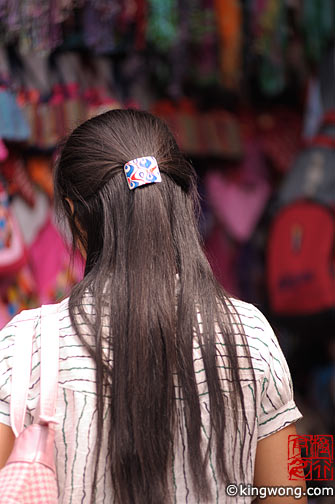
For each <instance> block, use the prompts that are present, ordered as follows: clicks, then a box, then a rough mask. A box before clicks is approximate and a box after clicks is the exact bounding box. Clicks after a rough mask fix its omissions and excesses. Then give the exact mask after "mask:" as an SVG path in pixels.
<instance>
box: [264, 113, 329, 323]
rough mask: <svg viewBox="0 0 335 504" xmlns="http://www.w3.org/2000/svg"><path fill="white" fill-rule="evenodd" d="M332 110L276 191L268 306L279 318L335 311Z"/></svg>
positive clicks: (269, 266) (269, 248)
mask: <svg viewBox="0 0 335 504" xmlns="http://www.w3.org/2000/svg"><path fill="white" fill-rule="evenodd" d="M334 166H335V113H332V112H330V113H329V114H328V116H326V117H325V119H324V121H323V124H322V126H321V131H320V134H319V135H317V136H316V137H315V138H314V139H313V140H312V141H311V142H310V143H309V145H308V147H307V148H306V149H304V150H303V151H302V152H301V154H300V155H299V156H298V158H297V160H296V161H295V163H294V166H293V167H292V169H291V171H290V172H289V173H288V176H287V177H286V179H285V181H284V184H283V186H282V188H281V190H280V192H279V195H278V202H277V208H278V210H277V213H276V215H275V217H274V219H273V222H272V223H271V229H270V234H269V241H268V250H267V283H268V292H269V300H270V305H271V308H272V310H273V312H274V313H275V314H278V315H281V316H304V315H316V314H320V313H323V312H328V311H329V310H333V311H334V310H335V274H334V272H335V171H334Z"/></svg>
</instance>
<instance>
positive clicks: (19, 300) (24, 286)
mask: <svg viewBox="0 0 335 504" xmlns="http://www.w3.org/2000/svg"><path fill="white" fill-rule="evenodd" d="M39 304H40V303H39V297H38V294H37V291H36V283H35V279H34V277H33V275H32V272H31V269H30V266H29V264H25V265H24V266H23V267H22V268H21V269H20V270H19V271H18V272H17V273H16V274H15V275H13V276H10V277H7V278H4V277H2V278H1V288H0V329H2V327H3V326H4V325H6V324H7V323H8V322H9V321H10V320H11V319H12V318H13V317H14V316H15V315H17V314H18V313H20V312H21V311H22V310H29V309H30V308H36V306H38V305H39Z"/></svg>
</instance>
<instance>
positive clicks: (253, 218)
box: [205, 140, 271, 243]
mask: <svg viewBox="0 0 335 504" xmlns="http://www.w3.org/2000/svg"><path fill="white" fill-rule="evenodd" d="M205 186H206V191H207V198H208V201H209V204H210V206H211V207H212V210H213V213H214V215H215V217H216V218H217V220H218V221H219V222H220V224H221V226H223V228H224V229H225V230H226V231H227V232H228V233H229V235H230V236H232V237H233V238H234V239H235V240H236V241H237V242H239V243H243V242H245V241H247V240H249V239H250V237H251V235H252V233H253V231H254V229H255V227H256V225H257V222H258V220H259V218H260V216H261V215H262V211H263V210H264V207H265V205H266V203H267V201H268V198H269V196H270V192H271V188H270V185H269V183H268V181H267V179H266V171H265V167H264V161H263V159H262V157H261V154H260V151H259V148H258V147H257V144H256V143H255V140H253V141H250V142H248V143H246V145H245V160H244V162H243V163H242V164H241V165H240V166H238V165H237V166H236V167H233V168H231V170H230V173H228V174H227V173H224V172H221V171H220V172H218V171H216V172H215V171H209V172H208V173H207V175H206V177H205Z"/></svg>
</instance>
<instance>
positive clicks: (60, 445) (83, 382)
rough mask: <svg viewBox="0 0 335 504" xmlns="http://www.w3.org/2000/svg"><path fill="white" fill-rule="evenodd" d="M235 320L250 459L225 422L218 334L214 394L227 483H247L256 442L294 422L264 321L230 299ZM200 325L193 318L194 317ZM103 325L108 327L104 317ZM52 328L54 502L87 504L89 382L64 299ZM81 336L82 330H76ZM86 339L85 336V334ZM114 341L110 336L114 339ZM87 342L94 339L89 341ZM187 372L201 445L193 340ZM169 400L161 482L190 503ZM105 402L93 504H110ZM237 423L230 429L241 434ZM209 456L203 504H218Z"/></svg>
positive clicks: (92, 422) (240, 501)
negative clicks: (167, 459)
mask: <svg viewBox="0 0 335 504" xmlns="http://www.w3.org/2000/svg"><path fill="white" fill-rule="evenodd" d="M231 303H234V305H235V307H236V308H237V311H238V313H239V315H240V320H238V319H236V320H235V323H234V328H235V331H236V332H235V344H236V351H237V354H238V356H239V357H238V365H239V369H240V373H241V375H242V377H243V379H242V382H241V386H242V391H243V394H244V397H245V401H246V415H247V420H248V423H249V426H251V427H252V426H253V422H254V420H255V419H256V428H255V432H254V434H253V435H251V432H250V431H248V430H247V431H246V436H247V438H246V446H248V444H249V442H250V443H251V453H250V456H249V458H248V456H247V451H246V446H245V447H243V445H242V443H240V441H239V438H238V440H237V444H236V445H235V443H234V435H231V434H233V433H235V432H236V425H234V422H233V416H232V415H231V416H230V413H229V411H230V410H229V393H230V385H229V383H230V382H229V379H228V373H229V365H230V363H229V361H228V360H227V358H226V357H225V343H224V338H223V336H222V334H220V333H218V334H217V342H216V345H217V355H218V372H219V376H220V378H221V383H222V391H223V393H224V394H225V397H227V410H226V413H227V426H226V427H227V435H226V437H225V445H224V452H225V453H226V454H227V458H228V465H229V467H232V469H233V470H234V472H235V475H236V479H235V481H244V483H245V484H250V485H252V484H253V474H254V467H255V455H256V444H257V440H259V439H262V438H265V437H267V436H269V435H271V434H273V433H274V432H276V431H278V430H280V429H283V428H284V427H286V426H287V425H289V424H290V423H292V422H295V421H296V420H298V419H299V418H300V417H301V414H300V412H299V410H298V409H297V407H296V405H295V402H294V399H293V392H292V383H291V378H290V372H289V370H288V367H287V363H286V360H285V358H284V356H283V353H282V351H281V349H280V347H279V344H278V341H277V338H276V336H275V335H274V333H273V331H272V329H271V327H270V325H269V323H268V322H267V320H266V319H265V318H264V316H263V315H262V314H261V313H260V312H259V310H258V309H257V308H255V307H254V306H252V305H250V304H247V303H243V302H241V301H237V300H231ZM84 306H85V309H86V310H87V313H88V315H90V314H91V315H92V314H93V315H94V306H93V305H92V300H91V299H90V298H87V299H86V300H85V301H84ZM30 313H31V318H33V319H34V320H35V322H34V340H33V357H32V368H33V372H32V376H31V384H30V389H29V392H28V415H27V422H32V421H33V420H34V418H35V417H36V415H38V412H37V407H38V403H39V397H40V382H39V364H40V309H36V310H31V312H30ZM241 323H242V324H243V327H244V330H245V333H246V337H247V341H248V344H249V348H250V352H251V357H252V365H253V368H254V372H255V375H256V383H255V385H253V383H252V381H251V372H250V368H248V367H247V366H246V365H245V357H244V356H243V344H242V343H241V336H240V333H239V330H240V329H239V327H240V324H241ZM22 324H25V321H24V320H23V319H22V316H21V315H18V316H17V317H15V318H14V319H13V320H12V321H11V322H10V324H8V325H7V326H6V327H5V328H4V329H3V330H2V331H1V332H0V355H1V356H2V359H1V361H0V422H1V423H4V424H6V425H9V424H10V414H9V401H10V380H11V369H12V356H13V343H14V338H15V334H16V331H17V330H18V328H19V327H21V326H22ZM199 324H200V325H201V319H200V318H199ZM103 325H104V326H105V327H107V326H108V317H107V316H106V317H105V320H104V323H103ZM59 326H60V342H61V343H60V371H59V392H58V403H57V409H56V418H57V420H58V424H57V425H56V433H55V444H56V470H57V479H58V486H59V492H60V495H59V504H69V503H70V502H72V503H77V502H78V503H79V502H81V503H83V504H89V502H90V498H91V490H92V481H93V472H94V445H95V441H96V436H97V432H96V418H97V404H96V376H95V365H94V361H93V360H92V358H91V357H90V355H89V353H88V351H87V350H86V349H85V348H84V347H83V345H82V343H81V342H80V340H79V338H78V336H77V335H76V334H75V332H74V330H73V328H72V325H71V321H70V317H69V309H68V299H65V300H64V301H63V302H61V303H60V304H59ZM83 332H85V327H83ZM86 334H87V336H86V338H87V339H88V341H89V338H90V336H89V334H88V331H86ZM115 336H117V335H115ZM92 344H94V339H93V337H92ZM193 358H194V369H195V372H196V375H195V376H196V380H197V386H198V391H199V398H200V408H201V415H202V436H203V441H204V442H206V437H207V436H208V432H209V402H208V388H207V382H206V375H205V371H204V365H203V359H202V357H201V351H200V348H199V346H198V343H197V340H196V339H195V340H194V345H193ZM175 393H176V401H177V410H178V422H177V426H178V436H177V440H176V442H175V445H174V449H173V465H172V469H171V473H170V474H169V478H170V481H171V490H172V494H173V498H174V502H176V503H185V502H190V503H191V502H196V498H195V496H194V494H193V490H192V484H191V476H190V468H189V462H188V460H187V456H186V452H185V425H184V421H183V401H182V400H181V397H180V395H179V388H178V387H177V386H176V388H175ZM109 411H110V408H109V400H108V397H106V403H105V409H104V418H105V419H106V422H105V424H104V426H105V427H104V431H103V449H102V453H101V464H100V467H99V472H98V478H97V496H96V502H97V503H98V502H99V503H106V504H107V503H109V502H112V501H113V486H112V482H111V478H110V472H109V467H108V464H106V459H107V455H108V453H107V445H108V442H107V425H108V422H107V419H108V415H109ZM244 427H245V425H244V424H242V421H241V425H239V426H238V429H240V432H243V430H244ZM209 457H210V469H209V474H210V476H211V477H210V478H209V482H210V485H211V490H212V495H213V499H212V500H211V502H213V501H214V502H215V501H216V502H226V494H225V484H223V485H220V484H219V481H218V478H217V469H216V464H215V458H214V457H212V456H211V455H209ZM241 461H242V463H243V466H244V469H245V478H244V479H243V480H242V476H241V475H240V474H239V471H240V469H239V467H240V464H241ZM232 503H235V504H250V503H251V497H236V499H235V500H234V499H232Z"/></svg>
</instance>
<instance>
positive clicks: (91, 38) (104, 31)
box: [83, 0, 122, 54]
mask: <svg viewBox="0 0 335 504" xmlns="http://www.w3.org/2000/svg"><path fill="white" fill-rule="evenodd" d="M121 8H122V5H121V1H120V0H113V1H112V2H111V1H110V0H95V1H91V2H86V3H85V5H84V9H83V32H84V41H85V44H86V45H87V47H90V48H92V49H93V50H94V51H95V52H97V53H98V54H105V53H110V52H112V51H114V50H115V48H116V45H117V40H116V27H117V26H118V17H119V15H120V12H121Z"/></svg>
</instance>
